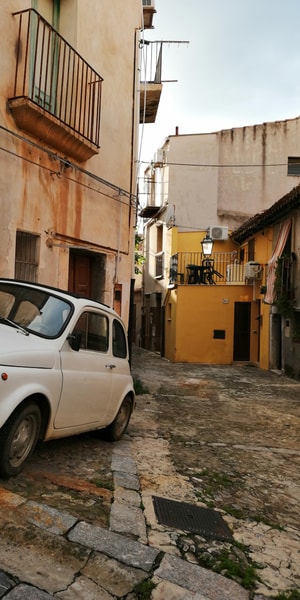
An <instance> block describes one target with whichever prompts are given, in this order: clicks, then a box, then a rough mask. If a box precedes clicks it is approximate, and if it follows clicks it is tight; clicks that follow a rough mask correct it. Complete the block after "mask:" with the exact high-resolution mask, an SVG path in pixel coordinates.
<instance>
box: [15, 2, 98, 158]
mask: <svg viewBox="0 0 300 600" xmlns="http://www.w3.org/2000/svg"><path fill="white" fill-rule="evenodd" d="M13 15H14V16H15V17H18V19H19V24H18V40H17V59H16V71H15V80H14V90H13V94H14V98H29V99H30V100H31V101H32V102H34V103H35V104H36V105H38V106H40V107H42V108H43V109H44V110H45V111H47V112H48V113H50V114H51V115H54V116H55V117H56V118H57V119H59V121H61V122H62V123H63V124H64V125H67V126H68V127H70V128H71V129H72V130H73V131H75V132H76V133H79V134H80V135H81V136H83V137H84V138H85V139H86V140H88V141H89V142H91V143H93V144H95V145H96V146H97V147H99V137H100V109H101V88H102V81H103V78H102V77H101V76H100V75H99V74H98V73H97V72H96V71H95V70H94V69H92V67H91V66H90V65H89V64H88V63H87V62H86V61H85V60H84V59H83V58H82V57H81V56H80V55H79V54H78V52H76V50H74V48H72V46H70V44H68V42H67V41H66V40H65V39H64V38H63V37H62V36H61V35H59V33H58V32H57V31H56V30H55V29H54V28H53V27H52V26H51V25H50V24H49V23H48V22H47V21H46V20H45V19H44V18H43V17H42V16H41V15H40V14H39V13H38V12H37V11H35V10H34V9H27V10H23V11H19V12H15V13H13Z"/></svg>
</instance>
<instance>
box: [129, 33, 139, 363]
mask: <svg viewBox="0 0 300 600" xmlns="http://www.w3.org/2000/svg"><path fill="white" fill-rule="evenodd" d="M138 32H139V30H138V29H136V30H135V33H134V59H133V81H132V121H131V166H130V185H129V192H130V199H129V202H130V209H129V222H128V228H129V232H130V231H131V228H132V236H133V239H132V249H133V252H132V269H131V280H130V300H129V322H128V346H129V364H130V365H131V361H132V343H133V331H134V284H135V278H134V236H135V226H136V223H132V218H131V215H133V214H134V209H133V207H132V201H133V200H132V199H133V197H134V196H136V193H135V194H134V193H133V187H134V186H135V192H136V181H135V183H134V177H133V173H134V166H135V143H134V142H135V119H136V112H135V107H136V67H137V47H138V44H137V41H138V40H137V36H138ZM128 244H129V247H128V249H129V248H130V241H129V242H128Z"/></svg>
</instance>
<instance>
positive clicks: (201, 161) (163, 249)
mask: <svg viewBox="0 0 300 600" xmlns="http://www.w3.org/2000/svg"><path fill="white" fill-rule="evenodd" d="M299 126H300V118H296V119H291V120H288V121H281V122H276V123H265V124H262V125H256V126H249V127H244V128H237V129H233V130H228V131H221V132H216V133H212V134H203V135H202V134H200V135H196V134H195V135H183V136H182V135H175V136H169V137H168V138H167V140H166V141H165V143H164V144H163V145H162V147H161V148H160V149H159V150H158V151H157V153H156V156H155V158H154V160H153V162H152V164H151V165H149V167H148V169H147V171H146V173H145V179H146V181H147V191H148V196H147V198H148V201H147V205H146V206H145V207H143V209H142V210H141V216H142V217H143V218H144V219H145V226H144V237H145V248H144V253H145V256H146V259H147V261H146V265H145V269H144V280H143V297H144V302H143V331H142V345H144V347H146V348H151V349H152V350H156V351H161V352H162V353H163V354H165V355H166V356H167V357H168V358H170V359H171V360H173V361H179V360H180V361H181V360H183V361H187V362H189V361H190V362H212V363H213V362H217V363H220V364H221V363H226V364H230V363H231V362H232V361H234V360H236V361H240V360H242V361H244V360H246V361H251V362H255V363H259V364H263V365H264V368H269V364H270V351H269V348H268V347H267V341H266V342H265V344H264V345H262V344H261V339H262V338H261V336H263V335H265V336H266V340H267V339H269V332H268V331H267V330H266V329H265V331H264V332H262V330H261V327H260V323H261V322H262V304H263V295H262V294H261V292H260V289H261V288H262V287H263V285H264V278H265V276H266V272H267V267H266V265H267V263H268V260H269V257H270V255H271V249H272V240H273V232H271V233H270V236H271V237H263V236H261V237H260V238H259V239H258V240H257V241H256V244H254V241H253V242H250V244H249V247H248V245H247V247H240V246H239V244H236V243H235V240H234V239H233V238H232V237H231V233H232V231H233V230H235V229H237V228H238V227H239V226H241V223H243V222H245V221H247V220H248V218H249V217H250V218H251V215H254V214H256V213H259V212H261V211H263V210H266V209H268V208H269V207H270V206H271V205H272V204H273V203H274V202H275V201H276V200H277V199H278V197H280V195H284V194H286V193H288V192H289V191H290V190H291V189H292V188H293V187H294V186H295V185H296V184H297V183H298V181H299V175H300V168H299V165H300V160H299V156H300V138H299ZM206 232H208V233H209V234H210V235H211V236H212V238H213V240H214V244H215V245H214V249H213V254H212V256H211V257H210V259H211V260H213V261H214V262H213V263H212V264H213V265H214V267H215V269H216V270H217V271H218V272H220V274H221V275H222V277H220V278H219V277H217V276H216V277H214V282H213V283H215V284H216V285H214V284H211V285H207V283H209V282H208V281H205V282H203V280H201V279H200V280H199V279H193V277H191V276H190V273H191V270H190V266H192V267H195V268H196V267H197V268H198V271H197V272H201V269H202V267H203V264H204V263H203V260H204V258H205V257H204V256H203V255H202V253H201V246H200V243H201V240H202V239H203V237H204V235H205V233H206ZM271 234H272V235H271ZM251 262H254V263H257V264H258V269H257V273H255V276H254V277H248V276H246V273H247V274H249V273H248V269H249V267H246V265H247V263H251ZM195 272H196V271H195ZM174 274H175V279H174ZM195 283H196V284H199V285H195ZM203 283H205V284H206V285H203ZM267 310H269V307H268V309H267ZM267 320H268V317H267ZM243 328H244V331H242V329H243Z"/></svg>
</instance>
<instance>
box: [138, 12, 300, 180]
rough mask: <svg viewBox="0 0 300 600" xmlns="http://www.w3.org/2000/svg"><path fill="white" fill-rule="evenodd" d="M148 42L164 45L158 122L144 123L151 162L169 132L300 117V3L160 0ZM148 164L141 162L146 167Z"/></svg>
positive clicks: (143, 154)
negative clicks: (187, 42) (174, 41)
mask: <svg viewBox="0 0 300 600" xmlns="http://www.w3.org/2000/svg"><path fill="white" fill-rule="evenodd" d="M155 6H156V11H157V12H156V14H155V15H154V20H153V24H154V29H153V30H145V32H144V37H145V40H176V41H178V40H189V42H190V43H189V45H186V44H180V45H177V44H172V45H168V44H165V45H164V47H163V68H162V80H174V79H175V80H178V82H177V83H164V84H163V91H162V96H161V100H160V104H159V108H158V114H157V118H156V122H155V123H154V124H146V125H145V126H144V127H140V138H141V142H140V159H141V161H145V162H150V161H151V159H152V158H153V154H154V152H155V151H156V150H157V148H158V147H159V146H160V145H161V144H162V142H163V141H164V139H165V138H166V137H167V136H168V135H172V134H175V128H176V127H178V128H179V133H180V134H184V133H204V132H212V131H219V130H220V129H227V128H231V127H238V126H243V125H253V124H258V123H263V122H265V121H276V120H283V119H288V118H294V117H296V116H298V115H300V44H299V26H300V0H156V2H155ZM143 167H144V165H143V164H142V165H141V168H142V170H143Z"/></svg>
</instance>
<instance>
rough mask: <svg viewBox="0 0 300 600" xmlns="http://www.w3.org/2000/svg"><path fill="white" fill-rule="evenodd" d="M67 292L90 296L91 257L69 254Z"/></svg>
mask: <svg viewBox="0 0 300 600" xmlns="http://www.w3.org/2000/svg"><path fill="white" fill-rule="evenodd" d="M68 289H69V292H73V293H74V294H78V295H79V296H85V297H87V298H91V296H92V293H91V257H90V256H87V255H84V254H82V255H81V254H71V255H70V264H69V285H68Z"/></svg>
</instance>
